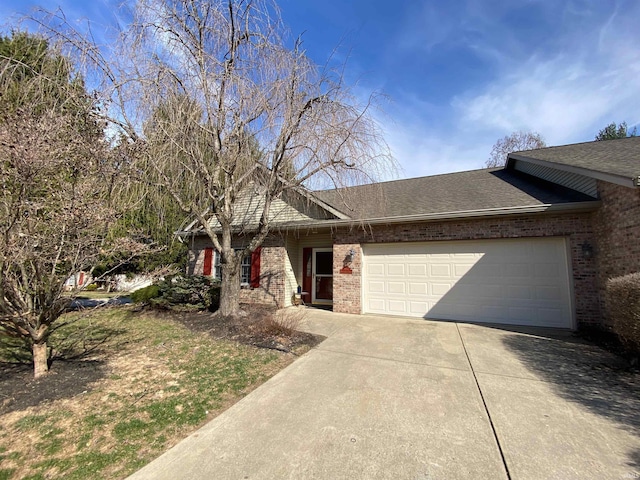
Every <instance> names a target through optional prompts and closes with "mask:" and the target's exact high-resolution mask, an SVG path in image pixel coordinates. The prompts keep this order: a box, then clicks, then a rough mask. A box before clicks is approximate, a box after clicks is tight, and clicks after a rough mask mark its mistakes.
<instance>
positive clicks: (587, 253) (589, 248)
mask: <svg viewBox="0 0 640 480" xmlns="http://www.w3.org/2000/svg"><path fill="white" fill-rule="evenodd" d="M580 247H582V256H583V257H584V258H593V254H594V251H593V245H591V244H590V243H589V242H584V243H583V244H582V245H580Z"/></svg>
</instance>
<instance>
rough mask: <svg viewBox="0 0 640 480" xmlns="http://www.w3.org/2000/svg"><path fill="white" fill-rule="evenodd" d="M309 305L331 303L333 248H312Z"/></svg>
mask: <svg viewBox="0 0 640 480" xmlns="http://www.w3.org/2000/svg"><path fill="white" fill-rule="evenodd" d="M311 263H312V274H313V277H312V279H311V303H320V304H324V305H331V304H332V303H333V248H314V249H313V261H312V262H311Z"/></svg>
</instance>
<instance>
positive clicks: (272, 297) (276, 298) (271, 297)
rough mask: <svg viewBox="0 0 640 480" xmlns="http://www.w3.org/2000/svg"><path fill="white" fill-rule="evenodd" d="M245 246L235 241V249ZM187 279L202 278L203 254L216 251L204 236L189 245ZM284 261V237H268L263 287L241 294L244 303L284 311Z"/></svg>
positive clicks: (262, 263) (263, 257)
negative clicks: (269, 306)
mask: <svg viewBox="0 0 640 480" xmlns="http://www.w3.org/2000/svg"><path fill="white" fill-rule="evenodd" d="M242 245H243V241H242V239H241V238H238V239H235V240H234V242H233V246H234V247H236V246H237V247H240V246H242ZM189 247H190V249H189V263H188V266H187V274H188V275H202V268H203V265H204V250H205V248H208V247H213V244H212V243H211V240H210V239H209V237H207V236H205V235H201V236H198V237H195V238H194V239H192V241H191V243H190V244H189ZM285 257H286V250H285V247H284V240H283V239H282V237H280V236H277V235H274V236H270V237H267V238H266V239H265V241H264V243H263V245H262V251H261V253H260V287H259V288H251V287H246V288H244V287H243V288H242V289H241V290H240V302H241V303H262V304H269V305H275V306H277V307H283V306H284V305H285V270H284V268H285Z"/></svg>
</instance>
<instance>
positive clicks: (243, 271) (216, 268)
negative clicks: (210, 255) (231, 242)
mask: <svg viewBox="0 0 640 480" xmlns="http://www.w3.org/2000/svg"><path fill="white" fill-rule="evenodd" d="M239 251H241V249H236V252H239ZM221 256H222V255H220V252H218V251H217V250H214V259H213V277H214V278H216V279H218V280H222V268H221V267H220V258H221ZM250 283H251V254H249V255H245V256H244V257H242V265H241V266H240V284H241V285H249V284H250Z"/></svg>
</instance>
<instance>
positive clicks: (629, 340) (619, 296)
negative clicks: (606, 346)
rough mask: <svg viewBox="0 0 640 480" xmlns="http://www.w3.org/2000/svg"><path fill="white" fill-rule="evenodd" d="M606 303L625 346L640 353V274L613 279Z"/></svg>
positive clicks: (614, 327)
mask: <svg viewBox="0 0 640 480" xmlns="http://www.w3.org/2000/svg"><path fill="white" fill-rule="evenodd" d="M606 302H607V310H608V314H609V319H610V320H611V321H612V323H613V329H614V331H615V332H616V334H617V335H618V336H619V337H620V340H621V341H622V342H623V343H624V344H625V346H626V347H627V348H629V349H631V350H634V351H635V352H638V351H640V273H632V274H629V275H624V276H622V277H616V278H611V279H609V280H608V281H607V285H606Z"/></svg>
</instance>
